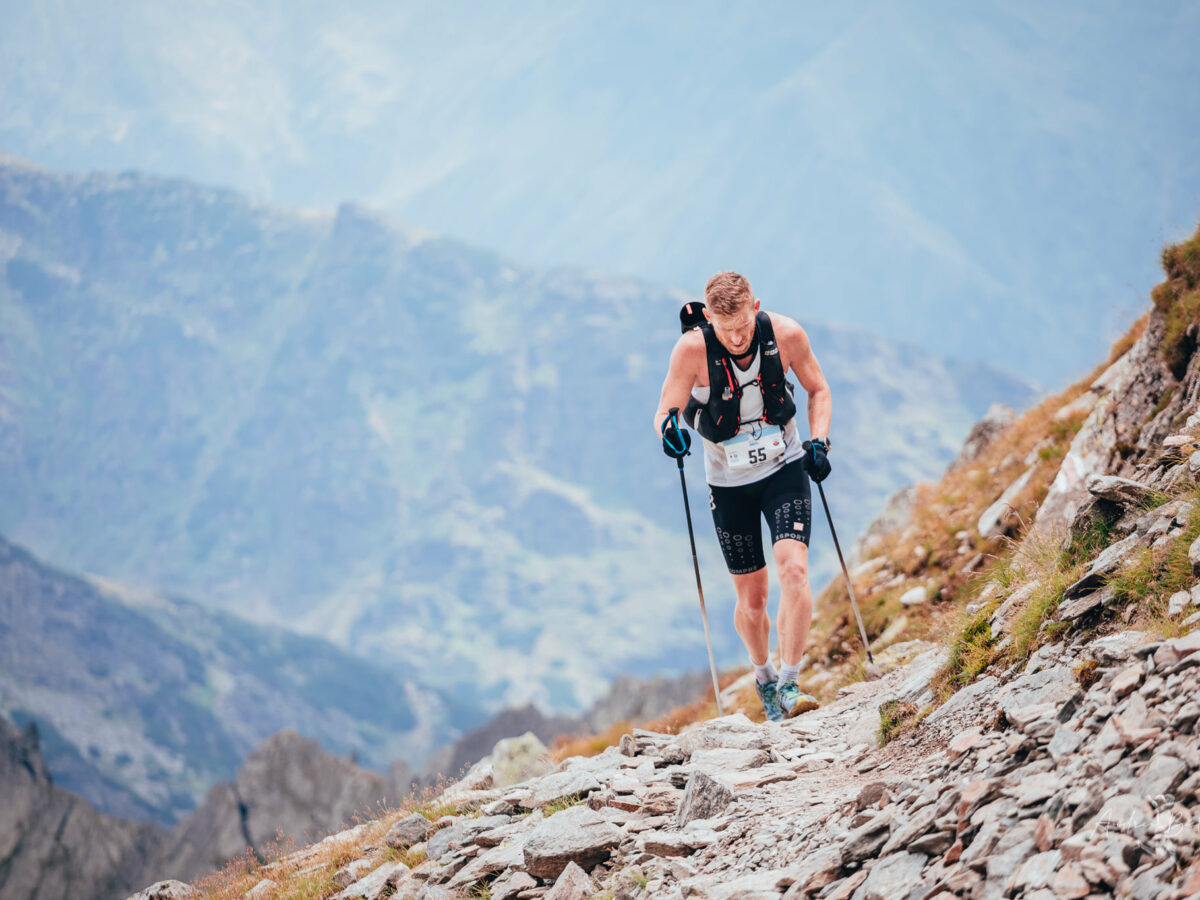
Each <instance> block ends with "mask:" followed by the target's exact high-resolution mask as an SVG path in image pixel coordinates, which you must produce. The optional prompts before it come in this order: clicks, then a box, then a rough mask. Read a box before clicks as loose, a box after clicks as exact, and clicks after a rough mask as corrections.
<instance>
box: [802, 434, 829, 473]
mask: <svg viewBox="0 0 1200 900" xmlns="http://www.w3.org/2000/svg"><path fill="white" fill-rule="evenodd" d="M804 468H805V469H806V470H807V471H808V477H809V478H811V479H812V480H813V481H815V482H817V483H818V484H819V483H820V482H822V481H824V480H825V479H826V478H828V477H829V472H830V469H832V466H830V465H829V447H828V446H826V444H825V442H824V441H823V440H821V439H820V438H816V439H815V440H811V441H805V442H804Z"/></svg>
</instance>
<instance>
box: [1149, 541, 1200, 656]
mask: <svg viewBox="0 0 1200 900" xmlns="http://www.w3.org/2000/svg"><path fill="white" fill-rule="evenodd" d="M1196 541H1197V543H1200V538H1197V539H1196ZM1193 546H1194V545H1193ZM1197 650H1200V631H1192V632H1189V633H1188V634H1185V635H1184V636H1183V637H1177V638H1174V639H1173V640H1169V641H1163V642H1162V644H1161V645H1160V646H1159V647H1158V649H1157V650H1155V651H1154V664H1155V665H1157V666H1171V665H1174V664H1175V663H1177V662H1179V661H1180V660H1181V659H1183V658H1184V657H1185V656H1191V655H1192V654H1193V653H1195V652H1196V651H1197Z"/></svg>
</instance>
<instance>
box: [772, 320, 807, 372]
mask: <svg viewBox="0 0 1200 900" xmlns="http://www.w3.org/2000/svg"><path fill="white" fill-rule="evenodd" d="M767 315H768V316H770V317H771V328H772V329H774V331H775V342H776V343H777V344H779V346H780V348H781V349H782V350H783V352H784V355H785V356H786V357H787V358H788V359H789V360H790V359H792V358H798V357H799V356H802V355H803V354H805V353H807V352H808V349H809V345H808V332H806V331H805V330H804V329H803V328H802V327H801V325H800V323H799V322H797V321H796V320H795V319H793V318H791V317H790V316H785V315H782V314H781V313H773V312H768V313H767Z"/></svg>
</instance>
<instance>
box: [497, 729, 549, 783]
mask: <svg viewBox="0 0 1200 900" xmlns="http://www.w3.org/2000/svg"><path fill="white" fill-rule="evenodd" d="M553 771H554V763H553V762H552V761H551V760H550V751H549V750H547V749H546V745H545V744H543V743H542V742H541V741H540V740H538V737H537V735H536V734H534V733H533V732H532V731H527V732H525V733H524V734H523V735H521V736H520V737H513V738H504V739H503V740H501V741H498V742H497V743H496V746H495V748H494V749H493V750H492V779H493V784H494V785H495V787H508V786H510V785H514V784H519V783H520V782H522V781H528V780H529V779H530V778H537V777H538V776H540V775H546V774H548V773H550V772H553Z"/></svg>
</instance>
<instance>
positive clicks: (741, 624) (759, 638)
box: [731, 566, 771, 666]
mask: <svg viewBox="0 0 1200 900" xmlns="http://www.w3.org/2000/svg"><path fill="white" fill-rule="evenodd" d="M731 577H732V578H733V589H734V590H735V591H737V608H736V609H735V610H734V612H733V625H734V627H735V628H736V629H737V633H738V634H739V635H740V636H741V638H742V643H743V644H745V645H746V650H747V652H749V654H750V659H751V661H752V662H753V663H754V664H755V665H756V666H761V665H765V664H766V662H767V659H768V658H769V656H770V649H771V617H770V615H769V614H768V612H767V568H766V566H763V567H762V568H761V569H759V570H758V571H757V572H751V573H750V574H749V575H733V576H731Z"/></svg>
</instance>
